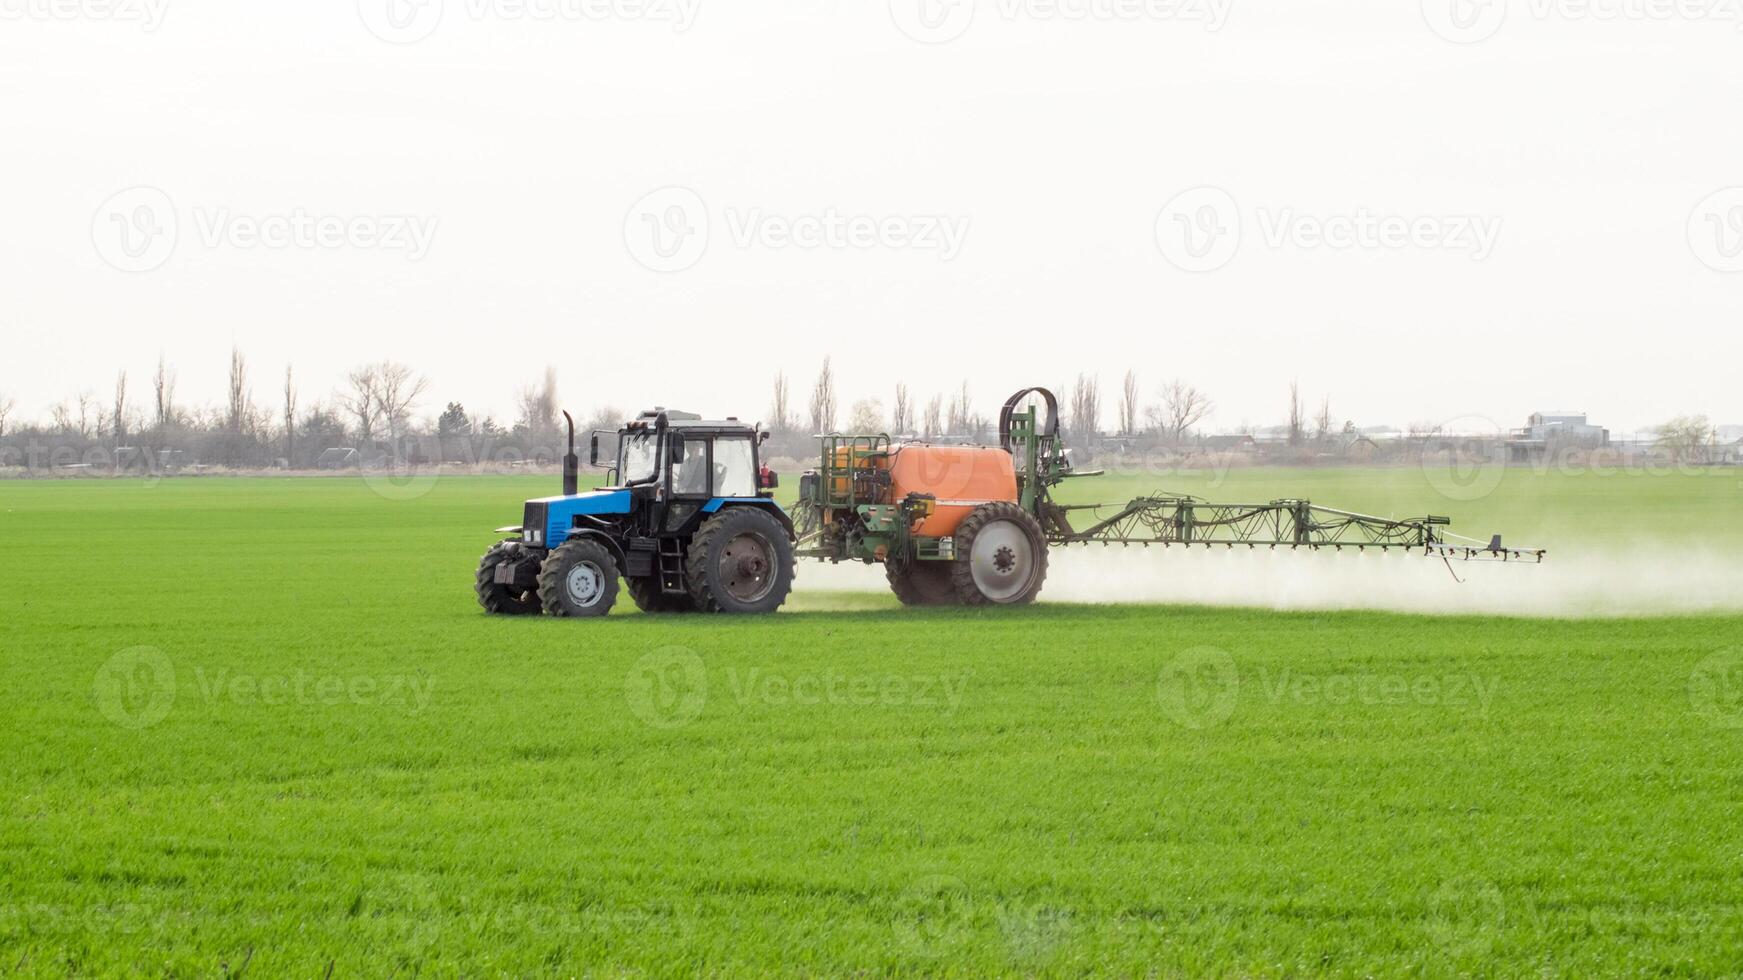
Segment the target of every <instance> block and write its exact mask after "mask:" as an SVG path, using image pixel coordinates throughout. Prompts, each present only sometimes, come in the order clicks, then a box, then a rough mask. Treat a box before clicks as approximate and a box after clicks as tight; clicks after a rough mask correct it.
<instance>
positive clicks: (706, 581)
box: [684, 505, 793, 613]
mask: <svg viewBox="0 0 1743 980" xmlns="http://www.w3.org/2000/svg"><path fill="white" fill-rule="evenodd" d="M684 576H685V578H686V579H688V580H689V583H690V598H691V599H693V600H695V603H696V608H697V609H699V610H701V611H702V612H728V613H768V612H774V611H775V610H776V609H779V608H780V607H781V603H783V602H786V601H787V593H788V592H791V591H792V589H793V542H792V539H790V538H789V537H787V529H786V528H785V527H784V526H782V524H781V522H780V521H777V520H775V518H774V517H773V516H771V515H770V514H769V513H768V512H766V511H764V510H763V509H762V508H761V507H759V506H756V505H740V506H736V507H727V508H725V509H724V510H722V511H721V512H720V513H718V514H715V515H714V516H713V517H710V518H709V519H708V520H707V521H705V522H703V524H702V528H701V529H700V530H698V531H697V532H696V536H695V537H694V538H692V539H691V540H690V553H689V555H688V557H687V558H686V560H685V565H684Z"/></svg>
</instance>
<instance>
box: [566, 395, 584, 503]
mask: <svg viewBox="0 0 1743 980" xmlns="http://www.w3.org/2000/svg"><path fill="white" fill-rule="evenodd" d="M563 420H564V421H565V422H568V423H569V452H568V453H566V454H565V455H564V456H563V496H565V497H573V496H575V495H576V494H577V493H580V492H581V457H579V456H577V455H575V419H574V418H573V417H571V416H570V415H569V413H568V412H564V413H563Z"/></svg>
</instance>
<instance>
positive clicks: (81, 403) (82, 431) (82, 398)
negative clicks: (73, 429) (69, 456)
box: [74, 391, 91, 439]
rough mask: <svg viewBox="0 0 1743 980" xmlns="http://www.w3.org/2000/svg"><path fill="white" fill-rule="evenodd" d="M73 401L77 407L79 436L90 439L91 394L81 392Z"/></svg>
mask: <svg viewBox="0 0 1743 980" xmlns="http://www.w3.org/2000/svg"><path fill="white" fill-rule="evenodd" d="M74 401H75V402H76V403H77V404H78V407H79V415H78V419H79V435H81V436H83V437H85V438H87V439H89V438H90V437H91V393H90V392H88V391H81V392H79V393H78V395H77V396H76V397H75V399H74Z"/></svg>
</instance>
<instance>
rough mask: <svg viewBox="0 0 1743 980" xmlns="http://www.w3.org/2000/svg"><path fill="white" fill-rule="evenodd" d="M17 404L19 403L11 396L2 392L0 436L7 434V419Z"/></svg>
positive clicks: (0, 397) (0, 401)
mask: <svg viewBox="0 0 1743 980" xmlns="http://www.w3.org/2000/svg"><path fill="white" fill-rule="evenodd" d="M17 406H18V403H17V402H15V401H13V400H12V398H11V397H10V396H8V395H5V394H0V436H3V435H5V434H6V420H7V419H8V418H10V417H11V415H12V410H13V409H14V408H16V407H17Z"/></svg>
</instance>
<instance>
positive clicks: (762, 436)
mask: <svg viewBox="0 0 1743 980" xmlns="http://www.w3.org/2000/svg"><path fill="white" fill-rule="evenodd" d="M768 441H769V432H768V430H767V429H764V430H763V431H761V432H758V433H757V445H759V446H760V445H762V444H763V443H765V442H768Z"/></svg>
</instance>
